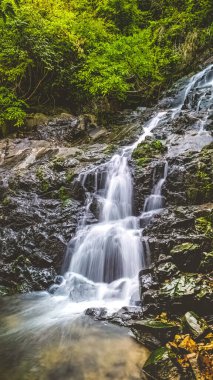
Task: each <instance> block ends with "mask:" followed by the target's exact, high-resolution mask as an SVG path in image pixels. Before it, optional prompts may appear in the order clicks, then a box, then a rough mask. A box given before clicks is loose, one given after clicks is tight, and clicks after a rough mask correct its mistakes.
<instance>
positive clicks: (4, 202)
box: [2, 196, 11, 206]
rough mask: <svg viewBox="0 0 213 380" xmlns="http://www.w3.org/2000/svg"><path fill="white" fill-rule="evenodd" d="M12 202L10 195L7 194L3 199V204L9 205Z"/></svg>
mask: <svg viewBox="0 0 213 380" xmlns="http://www.w3.org/2000/svg"><path fill="white" fill-rule="evenodd" d="M10 203H11V198H10V197H9V196H6V197H5V198H4V199H3V201H2V204H3V206H9V204H10Z"/></svg>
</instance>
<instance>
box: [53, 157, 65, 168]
mask: <svg viewBox="0 0 213 380" xmlns="http://www.w3.org/2000/svg"><path fill="white" fill-rule="evenodd" d="M52 166H53V169H54V170H56V171H57V170H59V171H60V170H62V169H63V168H64V157H58V156H56V157H54V158H53V160H52Z"/></svg>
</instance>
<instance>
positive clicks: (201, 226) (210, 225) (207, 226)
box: [195, 214, 213, 238]
mask: <svg viewBox="0 0 213 380" xmlns="http://www.w3.org/2000/svg"><path fill="white" fill-rule="evenodd" d="M195 229H196V231H197V232H199V233H201V234H204V235H206V236H208V237H211V238H213V215H211V214H209V216H207V217H200V218H197V219H196V221H195Z"/></svg>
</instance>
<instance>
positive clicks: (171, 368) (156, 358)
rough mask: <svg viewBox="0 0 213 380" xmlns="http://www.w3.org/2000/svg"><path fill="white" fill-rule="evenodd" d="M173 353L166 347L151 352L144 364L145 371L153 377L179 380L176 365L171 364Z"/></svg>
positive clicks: (163, 379) (164, 379) (162, 379)
mask: <svg viewBox="0 0 213 380" xmlns="http://www.w3.org/2000/svg"><path fill="white" fill-rule="evenodd" d="M174 357H175V355H174V354H173V352H172V351H171V350H169V349H167V348H164V347H161V348H158V349H156V350H155V351H154V352H152V353H151V355H150V357H149V359H148V360H147V362H146V363H145V365H144V370H145V372H147V373H148V375H150V377H153V378H154V379H161V380H181V376H180V374H179V372H178V369H177V367H176V366H175V365H174V364H173V359H174Z"/></svg>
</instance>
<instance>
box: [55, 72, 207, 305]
mask: <svg viewBox="0 0 213 380" xmlns="http://www.w3.org/2000/svg"><path fill="white" fill-rule="evenodd" d="M211 68H212V66H209V67H207V68H206V69H205V70H203V71H201V72H200V73H198V74H196V75H194V76H193V77H192V78H191V79H190V80H189V82H188V84H187V85H186V87H185V88H184V90H182V91H181V92H180V94H179V96H178V99H179V100H178V104H177V105H176V106H175V108H171V109H168V110H165V111H163V112H158V113H157V114H156V115H155V116H154V117H153V118H152V119H151V120H150V121H149V122H148V123H146V125H145V126H144V127H143V133H142V134H141V136H140V137H139V138H138V140H137V141H136V142H135V143H134V144H132V145H130V146H127V147H125V148H123V149H122V151H121V153H120V154H115V155H114V156H113V157H112V159H111V160H110V161H109V162H108V163H106V164H102V165H100V166H99V167H97V168H95V169H92V170H90V171H88V172H86V173H84V174H81V175H80V176H79V180H80V181H81V183H82V185H83V186H84V188H85V190H86V191H87V201H86V206H85V214H84V217H83V219H82V220H81V221H80V223H79V227H78V230H77V233H76V236H75V238H74V239H72V240H71V242H70V244H69V247H68V251H67V258H66V261H69V265H68V267H67V268H66V273H65V275H64V280H63V282H62V284H61V285H60V286H59V288H58V290H57V292H56V294H61V295H66V296H68V297H70V299H71V300H72V301H73V302H74V303H76V302H77V303H78V307H77V309H79V308H80V309H81V308H82V306H83V307H85V306H86V305H87V306H88V305H91V304H92V306H105V305H106V303H107V307H109V305H111V307H112V305H114V306H113V307H115V308H116V307H117V306H119V307H120V306H121V305H128V304H129V303H130V302H131V298H132V296H133V295H134V294H135V293H136V294H137V291H138V280H137V275H138V272H139V270H140V269H141V268H142V267H144V266H146V265H147V263H148V264H149V263H150V257H149V256H150V250H149V246H148V241H147V240H146V239H145V240H144V244H142V240H143V238H142V229H140V225H139V224H140V223H139V222H140V219H142V220H143V224H144V225H147V223H149V222H150V220H151V219H152V217H153V216H154V215H155V214H156V213H159V212H160V211H161V210H162V208H163V207H164V198H163V197H162V187H163V184H164V183H165V181H166V177H167V174H168V163H167V161H165V164H164V170H163V174H162V178H160V179H159V180H158V181H157V183H155V184H154V186H153V189H152V192H151V194H150V195H149V196H148V197H147V198H146V200H145V204H144V207H143V212H142V214H141V215H140V217H139V218H137V217H135V216H133V212H132V197H133V186H132V176H131V171H130V167H129V160H130V158H131V154H132V152H133V150H134V149H135V148H136V147H137V145H138V144H140V143H141V142H142V141H144V140H145V138H146V137H147V136H152V131H153V129H154V128H156V127H157V126H159V125H160V123H163V122H164V121H167V122H168V120H171V121H172V120H173V119H174V118H176V117H177V116H178V115H179V114H180V112H181V111H182V109H184V108H190V109H191V108H192V109H193V110H194V109H195V112H197V114H198V115H197V118H198V121H199V123H200V131H201V128H202V129H203V126H204V124H205V123H206V120H207V117H208V112H209V110H210V107H211V105H210V104H211V102H210V101H209V106H208V107H207V112H206V114H205V113H203V112H200V108H201V107H202V103H203V101H204V100H205V101H206V98H207V97H208V96H207V95H208V91H209V89H211V94H210V96H209V98H210V100H212V96H213V95H212V85H213V78H212V71H211ZM197 88H198V89H201V96H200V97H199V99H198V101H197V103H196V102H195V103H196V104H195V105H192V104H193V102H194V99H193V95H194V92H193V90H194V89H196V91H197ZM204 109H205V111H206V107H204ZM88 179H89V180H90V186H89V187H90V191H88V190H87V182H88ZM91 182H92V184H91ZM91 187H92V188H93V190H92V191H91ZM94 202H95V204H96V209H98V214H99V218H98V219H99V220H98V222H97V223H95V224H92V225H91V224H90V220H89V218H90V207H91V206H92V204H93V203H94ZM143 246H144V247H145V250H144V248H143ZM136 298H137V296H136ZM90 302H91V303H90ZM79 303H80V304H81V305H80V304H79ZM85 303H86V305H85Z"/></svg>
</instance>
